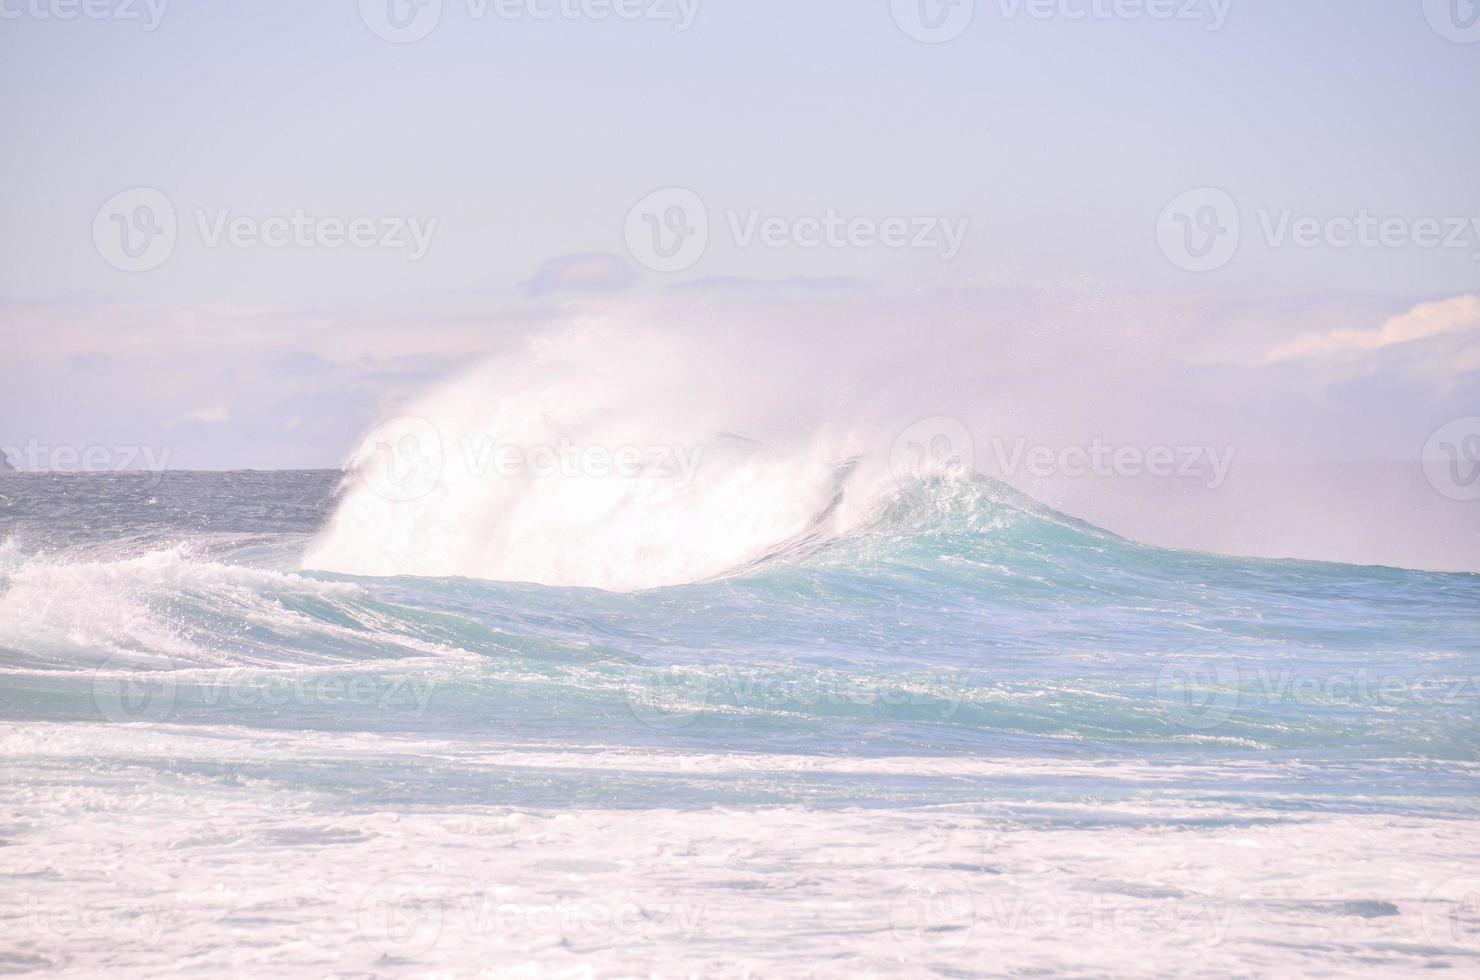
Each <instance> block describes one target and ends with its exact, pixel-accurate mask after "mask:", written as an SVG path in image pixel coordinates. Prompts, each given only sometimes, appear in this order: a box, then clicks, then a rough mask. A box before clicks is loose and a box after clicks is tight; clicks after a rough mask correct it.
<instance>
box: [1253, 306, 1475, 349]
mask: <svg viewBox="0 0 1480 980" xmlns="http://www.w3.org/2000/svg"><path fill="white" fill-rule="evenodd" d="M1477 332H1480V296H1476V295H1474V294H1467V295H1464V296H1454V297H1451V298H1449V299H1443V300H1438V301H1435V302H1432V303H1420V304H1418V305H1417V306H1415V307H1414V308H1413V309H1411V310H1409V311H1408V312H1406V313H1401V314H1399V315H1398V316H1395V317H1390V318H1389V319H1387V320H1386V321H1384V322H1383V324H1382V325H1381V326H1379V327H1376V328H1373V329H1367V330H1354V329H1348V328H1343V329H1339V330H1330V331H1325V332H1320V333H1305V334H1301V335H1300V336H1298V337H1296V338H1295V339H1294V340H1291V341H1288V342H1286V343H1283V344H1280V345H1279V346H1277V347H1275V348H1274V349H1273V350H1271V351H1270V352H1269V353H1268V354H1267V355H1265V357H1264V360H1263V362H1264V363H1266V364H1273V363H1276V362H1278V361H1289V360H1296V359H1300V358H1329V357H1339V356H1343V355H1353V354H1366V353H1371V352H1373V351H1378V350H1382V349H1383V348H1385V347H1395V346H1398V345H1401V344H1411V343H1414V342H1415V341H1420V340H1428V339H1430V338H1433V337H1443V336H1450V335H1455V334H1466V333H1477Z"/></svg>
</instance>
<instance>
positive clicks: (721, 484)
mask: <svg viewBox="0 0 1480 980" xmlns="http://www.w3.org/2000/svg"><path fill="white" fill-rule="evenodd" d="M737 353H738V351H737V350H736V349H735V348H734V347H728V348H727V346H726V345H725V343H724V342H723V341H719V342H715V341H711V340H709V339H707V338H705V337H702V336H699V335H696V334H683V333H680V332H674V331H671V330H670V331H659V330H648V329H643V328H641V327H640V326H636V325H634V324H633V323H631V322H628V321H625V320H622V319H620V318H603V319H599V320H592V321H588V322H583V323H578V324H576V325H574V326H572V327H570V328H568V329H566V330H564V331H562V332H558V333H554V334H549V335H545V336H542V337H539V338H537V339H535V340H534V341H532V342H530V343H528V344H527V345H524V346H522V347H520V348H519V349H518V350H515V351H513V352H510V353H508V354H505V355H502V356H498V357H494V358H493V359H491V360H489V361H488V362H486V363H484V364H482V365H480V366H479V367H477V368H475V369H473V370H471V371H469V372H468V373H466V374H464V375H463V376H462V377H460V378H457V379H455V380H453V381H451V382H449V383H447V384H445V385H444V386H442V387H440V388H438V389H436V390H434V391H432V392H430V393H428V394H426V395H425V396H423V397H422V398H420V399H418V400H416V401H415V402H413V403H411V404H409V405H408V406H406V407H405V408H403V409H402V410H401V411H400V412H399V414H397V415H395V416H394V417H392V418H389V419H387V420H385V421H383V422H382V423H381V424H379V425H377V426H376V427H375V428H374V429H372V430H371V432H370V433H368V434H367V435H366V436H365V437H364V439H363V440H362V442H361V444H360V445H359V447H358V448H357V449H356V450H355V452H354V453H353V455H352V457H351V459H350V460H349V463H348V469H349V470H350V476H349V478H348V482H347V485H346V488H345V494H344V498H343V500H342V501H341V503H340V505H339V507H338V509H337V510H336V512H335V513H334V515H333V516H332V518H331V519H330V521H329V522H328V524H327V526H326V528H325V529H324V531H323V533H322V534H321V535H320V536H319V537H318V539H317V540H316V541H315V542H314V543H313V544H312V545H311V546H310V548H309V549H308V551H307V553H306V555H305V558H304V562H303V564H304V567H305V568H309V569H319V570H325V571H335V572H342V573H347V574H357V575H371V576H389V575H419V576H466V577H471V578H481V579H490V580H497V581H521V582H533V583H538V584H542V585H555V586H587V587H595V588H601V589H606V590H610V591H632V590H637V589H645V588H653V587H659V586H667V585H677V584H682V583H688V582H696V581H703V580H706V579H710V578H714V577H716V576H720V575H724V574H726V573H728V572H731V571H734V570H737V569H741V568H745V567H747V566H750V565H753V564H754V563H755V562H757V561H758V560H762V559H764V558H765V557H766V556H768V555H771V554H774V553H776V552H777V551H778V550H786V549H787V548H789V547H790V546H791V545H793V544H795V543H796V542H798V541H817V540H826V539H829V538H832V537H835V536H837V535H839V534H843V533H846V532H848V531H849V530H852V529H855V528H858V527H860V526H863V525H864V524H866V523H867V522H868V521H869V520H871V519H873V518H875V517H877V515H878V513H879V512H880V509H881V507H882V506H883V503H884V501H885V500H886V499H887V498H888V497H889V495H890V494H892V493H893V492H894V491H895V490H897V488H898V486H899V478H900V475H901V467H902V466H903V467H904V469H906V470H908V472H909V474H910V475H911V476H914V475H918V474H920V473H927V472H930V471H933V470H938V471H945V470H948V469H950V467H952V466H953V465H955V461H954V460H953V459H952V458H951V454H950V452H949V449H950V447H949V445H948V444H946V445H936V446H931V445H901V444H900V443H899V440H898V438H897V436H898V434H899V432H900V431H901V429H900V425H899V421H898V420H895V421H886V419H888V418H889V416H888V413H887V412H885V411H883V410H882V404H881V402H880V401H879V399H878V398H877V397H876V396H877V393H876V392H868V393H867V397H864V396H863V395H862V394H860V393H859V392H858V391H857V390H855V391H853V392H851V393H850V392H849V391H848V390H847V388H846V386H842V385H839V384H837V383H836V379H837V376H838V372H837V370H836V368H835V366H829V365H819V367H818V369H817V371H816V372H814V375H815V377H814V378H813V379H812V383H811V384H808V383H806V381H805V379H802V378H801V376H799V375H795V374H794V373H793V374H792V375H782V374H779V373H778V374H775V375H772V374H765V373H758V372H756V371H755V370H754V369H751V370H745V369H744V368H742V367H741V362H740V361H738V360H737V359H736V358H735V357H734V356H733V355H735V354H737ZM750 353H751V354H752V355H753V354H754V350H753V349H752V350H751V352H750ZM899 418H902V420H903V422H904V423H908V422H909V421H910V419H909V417H908V416H907V415H906V416H901V417H899ZM927 442H928V440H927ZM901 453H903V454H904V458H903V459H902V458H901Z"/></svg>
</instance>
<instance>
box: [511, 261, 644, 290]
mask: <svg viewBox="0 0 1480 980" xmlns="http://www.w3.org/2000/svg"><path fill="white" fill-rule="evenodd" d="M636 278H637V274H636V273H635V272H634V271H633V269H632V264H631V263H630V262H628V261H627V260H626V259H624V258H622V257H621V256H619V255H610V254H608V253H605V252H581V253H577V254H575V255H559V256H556V257H555V258H553V259H547V260H546V261H545V262H544V263H543V264H541V265H540V267H539V271H537V272H536V273H535V274H534V275H533V276H531V277H530V278H528V279H526V280H525V281H524V282H521V283H520V284H519V288H520V289H521V290H522V291H523V292H524V293H525V294H526V295H528V296H544V295H547V294H549V293H568V292H580V293H607V292H615V291H617V290H620V289H625V288H627V287H628V286H630V285H631V284H632V283H633V281H634V280H636Z"/></svg>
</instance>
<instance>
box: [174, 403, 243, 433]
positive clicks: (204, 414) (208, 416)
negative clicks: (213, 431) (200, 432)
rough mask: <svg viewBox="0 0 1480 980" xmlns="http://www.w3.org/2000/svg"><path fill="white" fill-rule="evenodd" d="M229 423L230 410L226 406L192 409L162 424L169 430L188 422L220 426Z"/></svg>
mask: <svg viewBox="0 0 1480 980" xmlns="http://www.w3.org/2000/svg"><path fill="white" fill-rule="evenodd" d="M230 421H231V408H230V407H229V406H226V405H208V406H206V407H205V408H197V409H193V410H192V411H189V412H182V413H181V414H179V415H176V416H175V417H174V418H172V419H170V420H168V421H167V422H165V423H164V424H165V425H166V426H168V427H170V428H173V427H175V426H177V425H185V424H186V423H189V422H195V423H199V424H201V425H222V424H224V423H226V422H230Z"/></svg>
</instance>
